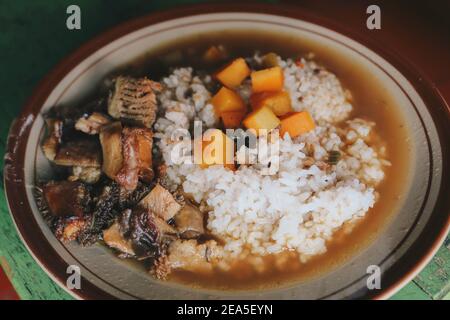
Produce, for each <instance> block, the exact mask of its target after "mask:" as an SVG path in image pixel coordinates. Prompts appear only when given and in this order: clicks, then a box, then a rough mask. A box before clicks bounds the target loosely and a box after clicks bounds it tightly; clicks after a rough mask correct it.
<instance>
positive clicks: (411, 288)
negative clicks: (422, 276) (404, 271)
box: [391, 281, 431, 300]
mask: <svg viewBox="0 0 450 320" xmlns="http://www.w3.org/2000/svg"><path fill="white" fill-rule="evenodd" d="M391 299H392V300H431V297H430V296H429V295H428V294H427V293H426V292H424V291H423V290H422V288H420V287H419V286H418V285H417V284H416V283H415V282H414V281H411V282H409V283H408V284H407V285H406V286H405V287H403V288H402V290H400V291H399V292H398V293H397V294H395V295H394V296H393V297H392V298H391Z"/></svg>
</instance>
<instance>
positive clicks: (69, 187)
mask: <svg viewBox="0 0 450 320" xmlns="http://www.w3.org/2000/svg"><path fill="white" fill-rule="evenodd" d="M42 192H43V198H44V199H45V202H46V204H47V207H48V209H49V210H48V211H49V214H51V215H52V216H54V217H71V216H77V217H82V216H83V215H84V214H85V213H86V212H87V211H88V209H89V203H90V200H91V199H90V195H89V192H88V190H87V189H86V187H85V185H84V184H83V183H81V182H72V181H58V182H55V181H51V182H49V183H47V184H45V185H44V186H43V188H42Z"/></svg>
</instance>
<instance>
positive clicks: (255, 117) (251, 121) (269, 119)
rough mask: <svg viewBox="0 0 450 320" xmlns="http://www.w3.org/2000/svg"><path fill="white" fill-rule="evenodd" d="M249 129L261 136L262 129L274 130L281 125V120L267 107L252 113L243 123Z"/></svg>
mask: <svg viewBox="0 0 450 320" xmlns="http://www.w3.org/2000/svg"><path fill="white" fill-rule="evenodd" d="M243 123H244V125H245V127H246V128H248V129H254V130H255V131H256V134H257V135H259V134H261V132H262V131H261V129H265V130H267V131H269V130H272V129H274V128H276V127H278V125H279V124H280V119H278V118H277V116H276V115H275V114H274V113H273V111H272V110H271V109H269V108H267V107H261V108H259V109H257V110H254V111H253V112H252V113H250V114H249V115H248V116H247V117H246V118H245V119H244V121H243Z"/></svg>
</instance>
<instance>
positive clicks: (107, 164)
mask: <svg viewBox="0 0 450 320" xmlns="http://www.w3.org/2000/svg"><path fill="white" fill-rule="evenodd" d="M100 144H101V146H102V151H103V166H102V169H103V172H104V173H105V174H106V175H107V176H108V177H109V178H110V179H113V180H114V179H115V178H116V175H117V173H118V172H119V170H120V169H121V168H122V165H123V155H122V124H121V123H120V122H119V121H117V122H114V123H111V124H109V125H107V126H105V127H103V128H102V130H101V131H100Z"/></svg>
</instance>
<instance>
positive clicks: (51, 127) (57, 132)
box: [42, 119, 63, 161]
mask: <svg viewBox="0 0 450 320" xmlns="http://www.w3.org/2000/svg"><path fill="white" fill-rule="evenodd" d="M45 123H46V125H47V137H46V139H45V140H44V142H43V144H42V151H43V152H44V155H45V156H46V157H47V159H49V160H50V161H53V160H55V157H56V154H57V153H58V150H59V146H60V144H61V141H62V134H63V121H61V120H58V119H46V120H45Z"/></svg>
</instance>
